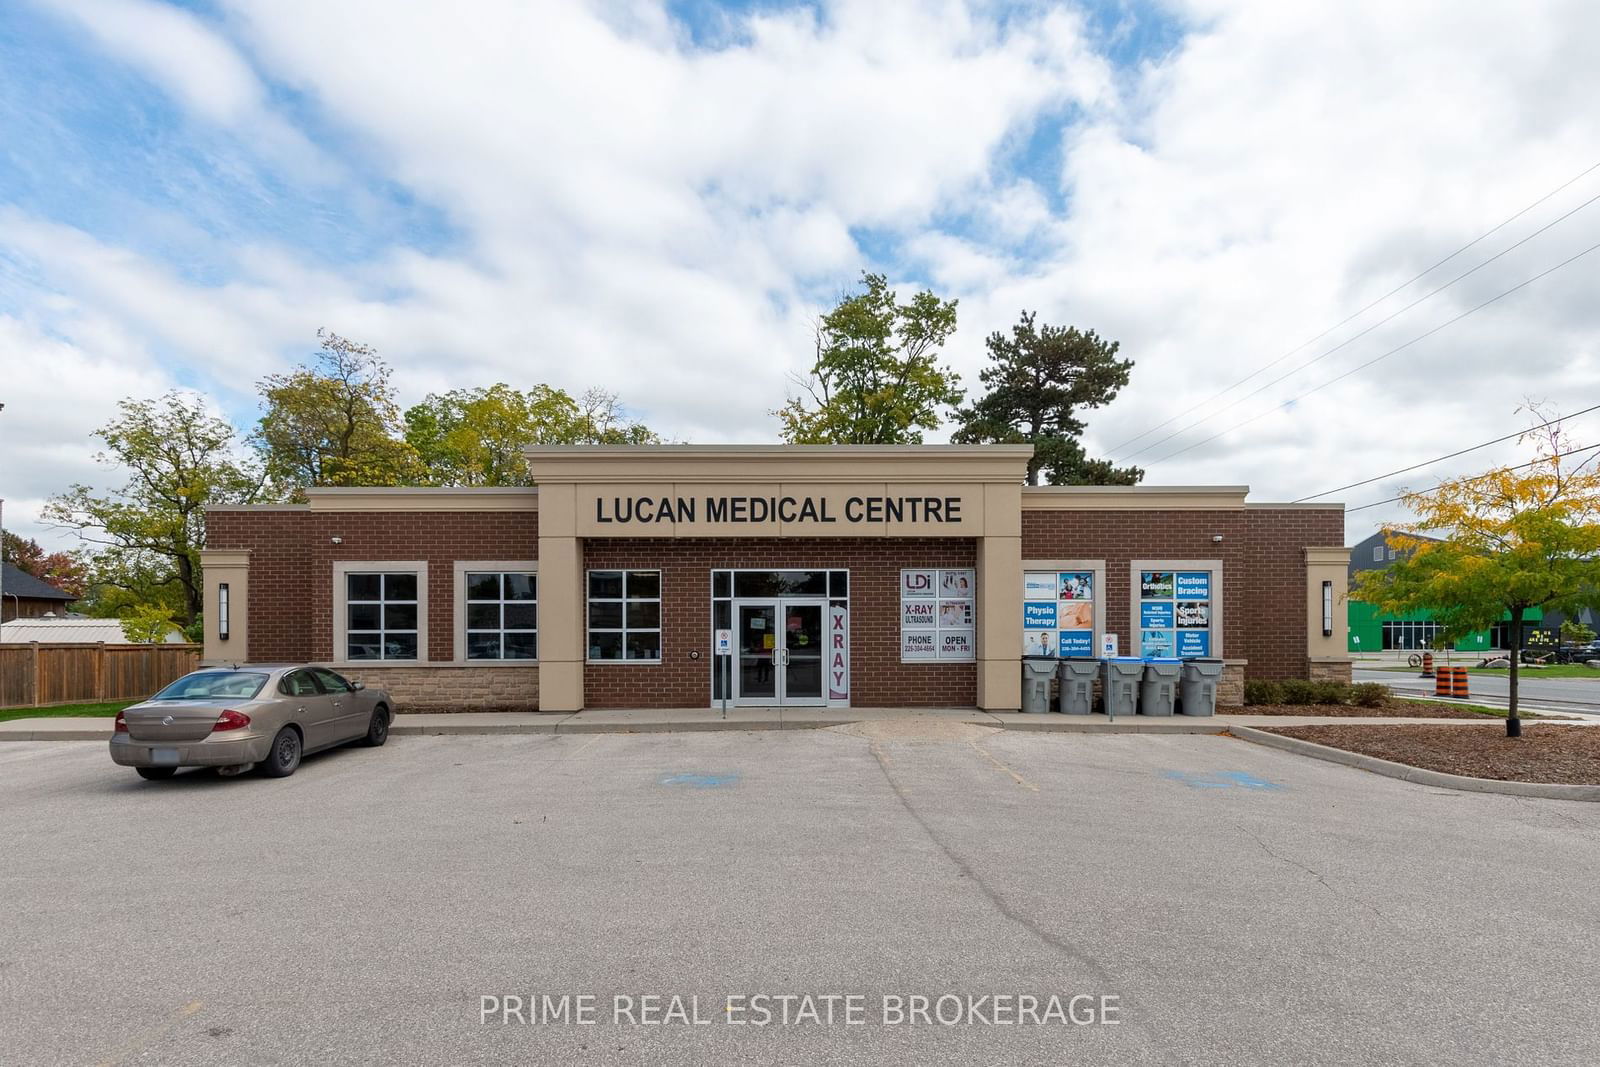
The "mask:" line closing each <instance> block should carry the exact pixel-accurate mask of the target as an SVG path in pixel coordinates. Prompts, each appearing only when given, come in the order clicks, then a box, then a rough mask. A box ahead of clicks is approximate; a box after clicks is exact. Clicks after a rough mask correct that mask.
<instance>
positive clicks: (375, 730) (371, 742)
mask: <svg viewBox="0 0 1600 1067" xmlns="http://www.w3.org/2000/svg"><path fill="white" fill-rule="evenodd" d="M387 740H389V709H388V708H386V707H384V706H383V705H382V704H379V705H378V706H377V707H375V708H373V709H372V720H371V721H370V722H368V723H367V736H365V737H363V738H362V739H361V743H362V744H364V745H366V746H368V747H369V748H377V747H378V746H379V745H382V744H383V743H384V742H385V741H387Z"/></svg>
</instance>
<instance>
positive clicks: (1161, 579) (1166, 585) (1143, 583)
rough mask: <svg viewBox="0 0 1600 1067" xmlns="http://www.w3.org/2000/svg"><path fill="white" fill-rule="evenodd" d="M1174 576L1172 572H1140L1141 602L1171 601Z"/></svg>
mask: <svg viewBox="0 0 1600 1067" xmlns="http://www.w3.org/2000/svg"><path fill="white" fill-rule="evenodd" d="M1172 587H1173V574H1172V572H1171V571H1140V572H1139V599H1140V600H1171V599H1172Z"/></svg>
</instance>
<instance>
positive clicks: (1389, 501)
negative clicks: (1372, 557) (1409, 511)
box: [1344, 443, 1600, 515]
mask: <svg viewBox="0 0 1600 1067" xmlns="http://www.w3.org/2000/svg"><path fill="white" fill-rule="evenodd" d="M1591 448H1600V443H1597V444H1592V445H1580V446H1578V447H1577V448H1569V449H1567V450H1566V451H1565V452H1556V453H1553V454H1551V455H1548V456H1540V457H1539V458H1538V459H1530V460H1529V461H1528V462H1526V463H1518V464H1517V465H1516V466H1515V467H1496V468H1495V471H1502V470H1504V471H1519V470H1521V469H1522V468H1524V467H1532V466H1534V465H1536V464H1539V463H1549V462H1550V461H1551V460H1553V459H1563V458H1565V457H1567V456H1575V455H1577V454H1578V453H1579V452H1587V451H1589V450H1590V449H1591ZM1581 465H1582V464H1580V466H1581ZM1493 473H1494V471H1490V472H1489V474H1493ZM1478 477H1479V478H1484V477H1487V475H1482V474H1480V475H1478ZM1407 495H1408V494H1406V493H1401V494H1400V495H1399V496H1392V497H1389V498H1388V499H1387V500H1374V501H1373V502H1372V503H1370V504H1362V505H1361V506H1360V507H1357V508H1345V509H1344V513H1345V514H1346V515H1348V514H1350V513H1351V512H1352V511H1366V510H1367V509H1368V508H1375V507H1378V506H1380V505H1382V504H1393V503H1394V502H1395V501H1396V500H1404V499H1405V498H1406V496H1407Z"/></svg>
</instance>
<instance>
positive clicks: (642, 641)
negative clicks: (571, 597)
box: [586, 570, 661, 663]
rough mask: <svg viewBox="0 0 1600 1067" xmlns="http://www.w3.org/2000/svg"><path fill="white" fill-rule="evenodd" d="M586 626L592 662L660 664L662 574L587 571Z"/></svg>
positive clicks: (657, 571)
mask: <svg viewBox="0 0 1600 1067" xmlns="http://www.w3.org/2000/svg"><path fill="white" fill-rule="evenodd" d="M588 594H589V596H588V603H587V619H586V621H587V623H588V633H589V641H588V645H589V657H588V658H589V659H590V660H591V661H594V660H599V661H608V660H631V661H634V662H643V663H659V662H660V661H661V572H660V571H659V570H630V571H624V570H612V571H590V572H589V582H588Z"/></svg>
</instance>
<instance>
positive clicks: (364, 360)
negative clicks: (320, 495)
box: [252, 330, 422, 489]
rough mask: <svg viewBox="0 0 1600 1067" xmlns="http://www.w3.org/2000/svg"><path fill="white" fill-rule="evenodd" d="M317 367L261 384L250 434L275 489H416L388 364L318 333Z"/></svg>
mask: <svg viewBox="0 0 1600 1067" xmlns="http://www.w3.org/2000/svg"><path fill="white" fill-rule="evenodd" d="M317 338H318V339H319V340H320V341H321V344H322V348H321V351H320V352H318V353H317V355H316V357H315V359H314V361H313V362H312V363H308V364H302V365H301V366H299V367H296V368H295V369H294V370H292V371H290V372H289V373H287V374H271V375H268V376H267V377H265V378H263V379H262V380H261V381H260V382H259V383H258V384H257V390H258V392H260V394H261V399H262V402H263V404H264V405H265V407H266V413H265V414H264V415H262V417H261V421H260V422H259V423H258V424H257V427H256V431H255V433H254V434H253V435H252V440H253V441H254V443H255V445H256V447H257V448H258V449H259V450H260V452H261V455H262V459H263V462H264V463H265V467H266V472H267V476H268V477H269V478H270V479H271V480H272V482H273V483H274V484H275V485H278V486H281V487H285V488H288V489H300V488H304V487H306V486H318V485H414V484H416V483H417V482H418V481H420V480H421V477H422V465H421V463H420V461H419V460H418V458H417V454H416V450H415V449H413V448H412V447H411V445H409V444H407V443H406V441H405V439H404V437H403V426H402V422H401V418H400V406H399V404H398V403H397V402H396V400H395V394H394V388H393V387H392V386H391V385H390V384H389V375H390V369H389V365H388V364H387V363H385V362H383V360H381V359H379V358H378V357H377V355H376V353H375V352H374V351H373V349H371V348H369V347H368V346H366V345H363V344H358V343H356V342H355V341H352V340H350V339H348V338H345V337H341V336H339V335H338V334H336V333H334V332H332V331H331V330H318V331H317Z"/></svg>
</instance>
